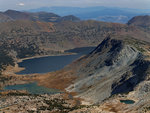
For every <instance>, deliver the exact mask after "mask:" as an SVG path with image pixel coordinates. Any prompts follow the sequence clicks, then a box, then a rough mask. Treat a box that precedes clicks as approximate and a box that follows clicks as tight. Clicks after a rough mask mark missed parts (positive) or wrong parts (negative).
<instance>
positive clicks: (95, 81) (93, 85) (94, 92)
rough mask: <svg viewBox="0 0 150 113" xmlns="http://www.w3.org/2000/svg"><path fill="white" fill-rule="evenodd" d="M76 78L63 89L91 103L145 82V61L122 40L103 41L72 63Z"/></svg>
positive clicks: (146, 70) (146, 65) (108, 39)
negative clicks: (86, 54)
mask: <svg viewBox="0 0 150 113" xmlns="http://www.w3.org/2000/svg"><path fill="white" fill-rule="evenodd" d="M76 66H77V68H76V76H78V79H76V80H75V81H74V83H73V84H72V85H70V86H69V87H68V88H66V90H67V91H69V92H77V93H78V96H77V97H81V98H83V99H85V100H88V101H90V102H91V103H97V102H101V101H103V100H104V99H106V98H108V97H110V96H111V95H114V94H118V93H126V92H129V91H132V90H133V89H134V88H135V87H136V86H137V85H138V84H139V83H140V82H141V81H143V80H145V79H146V76H147V74H148V69H149V66H150V62H149V61H145V60H144V56H143V55H142V53H140V52H139V51H138V50H137V49H136V48H135V47H133V46H131V45H128V44H126V43H124V41H122V40H116V39H111V38H110V37H108V38H106V39H105V40H104V41H103V42H102V43H101V44H100V45H99V46H98V47H97V48H96V49H95V50H94V51H92V52H91V53H90V54H89V55H88V56H85V57H83V58H81V59H79V60H78V61H76V62H75V63H74V64H73V67H76Z"/></svg>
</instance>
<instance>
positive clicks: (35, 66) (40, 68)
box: [4, 47, 95, 94]
mask: <svg viewBox="0 0 150 113" xmlns="http://www.w3.org/2000/svg"><path fill="white" fill-rule="evenodd" d="M94 48H95V47H84V48H76V49H72V50H68V51H66V52H73V53H77V54H76V55H65V56H48V57H41V58H33V59H28V60H24V61H23V62H21V63H19V66H20V67H25V70H23V71H21V72H19V73H18V74H33V73H46V72H51V71H56V70H59V69H62V68H63V67H64V66H66V65H68V64H70V63H71V62H72V61H74V60H76V59H78V58H79V57H81V56H82V55H86V54H88V53H89V52H91V51H92V50H93V49H94ZM4 90H26V91H28V92H29V93H31V94H45V93H46V94H55V93H59V92H60V91H59V90H57V89H51V88H45V87H42V86H38V85H37V84H36V83H35V82H33V83H27V84H17V85H10V86H5V87H4Z"/></svg>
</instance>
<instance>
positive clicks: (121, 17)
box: [29, 6, 150, 23]
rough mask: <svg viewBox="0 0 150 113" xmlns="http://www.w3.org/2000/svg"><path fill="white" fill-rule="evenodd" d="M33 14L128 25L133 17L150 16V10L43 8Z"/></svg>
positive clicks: (33, 10)
mask: <svg viewBox="0 0 150 113" xmlns="http://www.w3.org/2000/svg"><path fill="white" fill-rule="evenodd" d="M29 11H31V12H39V11H46V12H53V13H56V14H58V15H61V16H65V15H75V16H77V17H79V18H80V19H83V20H87V19H94V20H100V21H106V22H119V23H126V22H127V21H128V20H130V19H131V18H132V17H134V16H137V15H145V14H150V9H149V10H148V9H129V8H111V7H103V6H98V7H86V8H80V7H42V8H38V9H31V10H29Z"/></svg>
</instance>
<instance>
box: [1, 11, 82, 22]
mask: <svg viewBox="0 0 150 113" xmlns="http://www.w3.org/2000/svg"><path fill="white" fill-rule="evenodd" d="M11 20H31V21H42V22H61V21H73V22H76V21H80V19H79V18H77V17H75V16H73V15H68V16H64V17H61V16H59V15H57V14H54V13H48V12H35V13H33V12H32V13H31V12H21V11H15V10H7V11H5V12H1V13H0V22H7V21H11Z"/></svg>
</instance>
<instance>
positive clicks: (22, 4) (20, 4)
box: [17, 3, 25, 6]
mask: <svg viewBox="0 0 150 113" xmlns="http://www.w3.org/2000/svg"><path fill="white" fill-rule="evenodd" d="M17 5H18V6H24V5H25V4H24V3H19V4H17Z"/></svg>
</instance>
